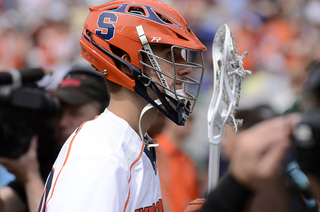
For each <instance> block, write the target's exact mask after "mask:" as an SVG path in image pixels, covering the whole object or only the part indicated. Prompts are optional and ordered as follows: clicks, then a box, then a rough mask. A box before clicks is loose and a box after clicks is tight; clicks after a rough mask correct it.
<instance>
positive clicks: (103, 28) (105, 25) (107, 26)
mask: <svg viewBox="0 0 320 212" xmlns="http://www.w3.org/2000/svg"><path fill="white" fill-rule="evenodd" d="M117 21H118V16H117V15H116V14H115V13H110V12H104V13H101V14H100V15H99V18H98V23H97V26H98V27H99V29H96V34H97V35H98V36H100V37H101V38H103V39H104V40H107V41H110V40H111V39H112V38H113V37H114V30H115V28H116V27H115V26H114V24H113V23H117ZM110 22H111V23H110Z"/></svg>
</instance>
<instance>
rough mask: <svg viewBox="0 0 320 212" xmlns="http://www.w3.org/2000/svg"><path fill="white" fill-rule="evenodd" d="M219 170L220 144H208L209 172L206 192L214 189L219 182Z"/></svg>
mask: <svg viewBox="0 0 320 212" xmlns="http://www.w3.org/2000/svg"><path fill="white" fill-rule="evenodd" d="M219 169H220V143H218V144H213V143H210V147H209V170H208V172H209V173H208V191H207V195H209V193H210V191H212V190H213V189H215V188H216V187H217V185H218V182H219Z"/></svg>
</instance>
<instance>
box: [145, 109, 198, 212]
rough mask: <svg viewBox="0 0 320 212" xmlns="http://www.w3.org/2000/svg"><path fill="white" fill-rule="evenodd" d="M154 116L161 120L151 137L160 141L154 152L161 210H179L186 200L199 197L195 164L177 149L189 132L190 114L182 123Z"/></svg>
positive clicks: (185, 205) (168, 211) (181, 150)
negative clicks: (158, 129) (158, 179)
mask: <svg viewBox="0 0 320 212" xmlns="http://www.w3.org/2000/svg"><path fill="white" fill-rule="evenodd" d="M157 119H161V121H158V122H157V123H159V122H160V123H163V128H162V130H161V132H160V133H158V134H156V135H154V136H152V138H154V139H157V140H159V144H160V145H159V146H158V147H157V148H156V151H157V158H158V170H159V177H160V182H161V193H162V198H163V204H164V205H163V206H164V210H165V211H166V212H173V211H174V212H183V211H184V210H185V209H186V207H187V206H188V204H189V202H190V201H192V200H194V199H196V198H198V197H199V196H200V189H199V185H198V176H197V166H196V164H195V162H194V161H193V159H192V158H191V157H190V156H189V155H188V154H187V153H186V152H185V151H184V150H183V149H182V148H181V146H182V144H183V142H184V141H185V139H186V138H187V137H188V136H189V135H190V133H191V129H192V126H193V125H192V124H193V123H192V116H190V117H189V119H188V121H187V122H186V125H185V126H178V125H176V124H174V123H173V122H172V121H171V120H170V119H168V118H166V117H165V116H164V115H162V114H160V113H158V117H157ZM157 125H158V124H157ZM151 128H152V127H151Z"/></svg>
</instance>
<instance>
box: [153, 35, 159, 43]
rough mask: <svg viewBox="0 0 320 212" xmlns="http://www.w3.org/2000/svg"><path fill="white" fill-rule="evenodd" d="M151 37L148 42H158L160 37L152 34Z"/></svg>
mask: <svg viewBox="0 0 320 212" xmlns="http://www.w3.org/2000/svg"><path fill="white" fill-rule="evenodd" d="M151 37H152V40H151V41H150V42H157V43H158V42H159V41H160V40H161V38H159V37H153V36H151Z"/></svg>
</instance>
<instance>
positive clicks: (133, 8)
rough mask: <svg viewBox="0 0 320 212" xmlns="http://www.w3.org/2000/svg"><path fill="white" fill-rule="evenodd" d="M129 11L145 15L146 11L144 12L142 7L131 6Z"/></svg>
mask: <svg viewBox="0 0 320 212" xmlns="http://www.w3.org/2000/svg"><path fill="white" fill-rule="evenodd" d="M128 12H129V13H135V14H138V15H143V16H145V15H146V13H145V12H144V10H143V9H142V8H141V7H130V8H129V10H128Z"/></svg>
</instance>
